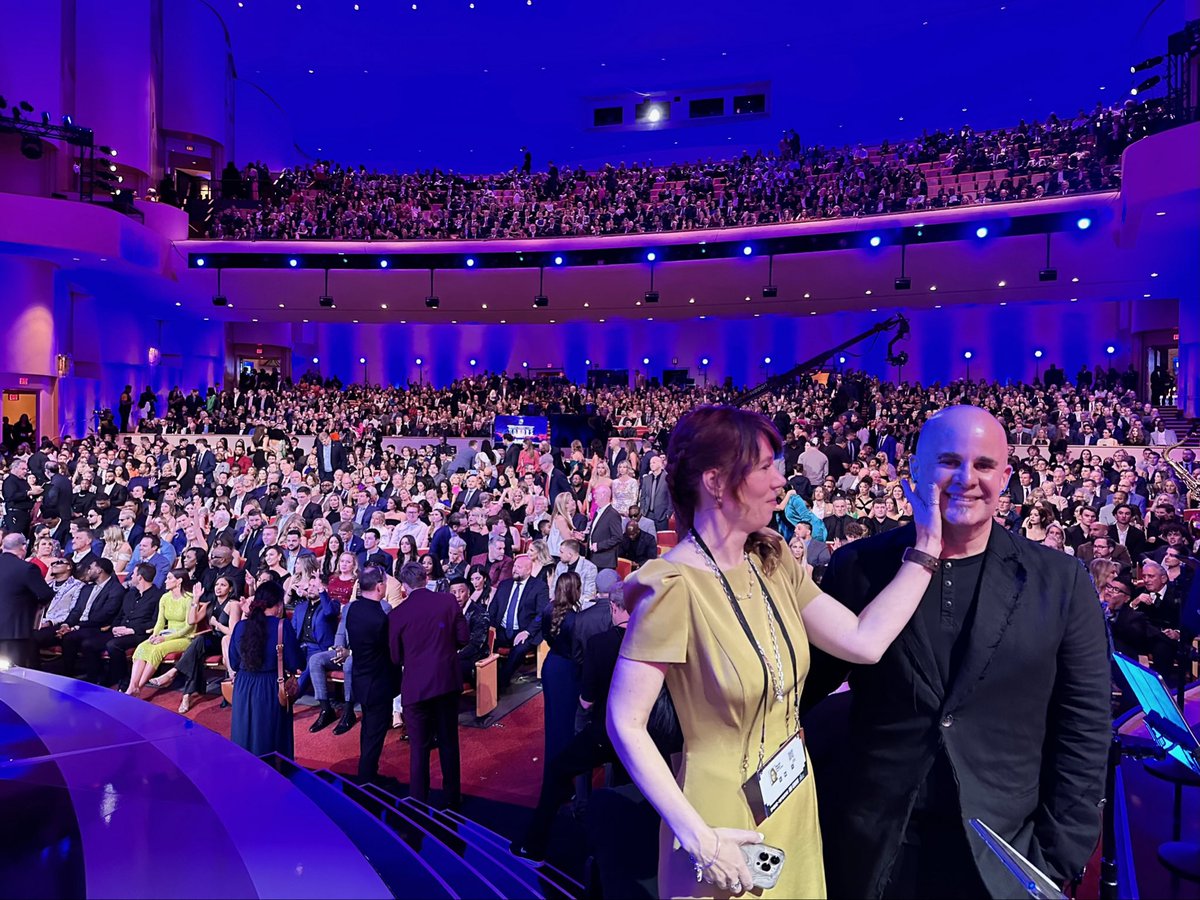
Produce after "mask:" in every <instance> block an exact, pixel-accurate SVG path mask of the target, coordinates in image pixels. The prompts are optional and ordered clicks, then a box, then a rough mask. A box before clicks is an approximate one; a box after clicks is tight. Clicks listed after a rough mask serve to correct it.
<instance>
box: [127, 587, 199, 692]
mask: <svg viewBox="0 0 1200 900" xmlns="http://www.w3.org/2000/svg"><path fill="white" fill-rule="evenodd" d="M197 605H198V604H197V602H196V600H195V599H194V598H193V595H192V582H191V579H189V578H188V577H187V575H186V574H184V572H183V569H181V568H178V567H176V568H172V569H171V570H170V571H169V572H167V580H166V590H165V591H163V593H162V595H161V597H160V598H159V601H158V618H157V619H156V620H155V622H154V627H153V628H152V629H151V631H150V637H148V638H147V639H146V640H144V641H142V642H141V643H140V644H138V645H137V648H136V649H135V650H134V651H133V671H132V672H131V673H130V676H129V687H128V689H127V690H126V693H127V694H129V695H131V696H133V697H136V696H138V694H140V693H141V691H142V688H143V687H145V686H146V682H148V681H149V680H150V678H151V677H152V676H153V675H154V673H155V672H157V671H158V667H159V666H161V665H162V662H163V660H164V659H165V658H166V656H167V654H168V653H183V651H185V650H186V649H187V648H188V645H189V644H191V642H192V634H193V633H194V632H195V630H196V622H195V621H194V620H195V618H196V615H195V613H196V607H197Z"/></svg>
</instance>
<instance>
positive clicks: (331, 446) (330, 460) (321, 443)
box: [313, 431, 346, 481]
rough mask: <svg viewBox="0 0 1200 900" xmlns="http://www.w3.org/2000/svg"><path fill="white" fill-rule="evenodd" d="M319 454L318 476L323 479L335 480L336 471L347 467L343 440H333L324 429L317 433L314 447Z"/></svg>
mask: <svg viewBox="0 0 1200 900" xmlns="http://www.w3.org/2000/svg"><path fill="white" fill-rule="evenodd" d="M313 449H314V450H315V451H316V454H317V477H318V478H320V480H321V481H333V476H334V473H335V472H337V471H339V470H343V471H344V470H345V468H346V451H345V449H344V448H343V447H342V442H341V441H331V440H330V439H329V434H328V433H327V432H324V431H322V432H321V433H320V434H319V435H317V444H316V446H315V447H314V448H313Z"/></svg>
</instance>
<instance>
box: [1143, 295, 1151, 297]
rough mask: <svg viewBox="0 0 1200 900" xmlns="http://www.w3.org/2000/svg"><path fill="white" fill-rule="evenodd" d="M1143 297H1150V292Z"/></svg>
mask: <svg viewBox="0 0 1200 900" xmlns="http://www.w3.org/2000/svg"><path fill="white" fill-rule="evenodd" d="M1142 296H1143V297H1149V296H1150V295H1149V294H1142Z"/></svg>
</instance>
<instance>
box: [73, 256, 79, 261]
mask: <svg viewBox="0 0 1200 900" xmlns="http://www.w3.org/2000/svg"><path fill="white" fill-rule="evenodd" d="M71 259H73V260H75V262H79V257H78V256H72V257H71Z"/></svg>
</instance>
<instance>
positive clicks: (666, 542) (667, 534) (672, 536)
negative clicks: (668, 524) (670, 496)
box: [658, 516, 679, 547]
mask: <svg viewBox="0 0 1200 900" xmlns="http://www.w3.org/2000/svg"><path fill="white" fill-rule="evenodd" d="M672 520H674V517H673V516H672ZM678 543H679V535H678V534H676V533H675V531H674V529H672V530H670V531H660V532H659V533H658V546H660V547H674V546H675V545H676V544H678Z"/></svg>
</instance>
